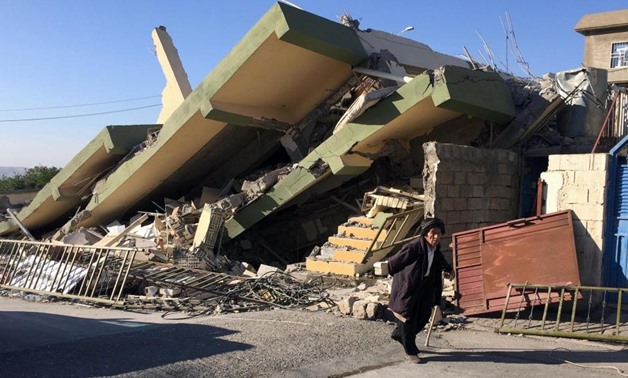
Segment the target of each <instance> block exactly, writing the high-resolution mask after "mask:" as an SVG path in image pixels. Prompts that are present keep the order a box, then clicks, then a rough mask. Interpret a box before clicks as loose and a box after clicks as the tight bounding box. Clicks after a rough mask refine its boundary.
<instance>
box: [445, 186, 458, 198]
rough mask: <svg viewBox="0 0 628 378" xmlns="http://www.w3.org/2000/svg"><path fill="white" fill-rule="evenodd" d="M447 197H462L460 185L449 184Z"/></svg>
mask: <svg viewBox="0 0 628 378" xmlns="http://www.w3.org/2000/svg"><path fill="white" fill-rule="evenodd" d="M447 197H450V198H456V197H460V185H447Z"/></svg>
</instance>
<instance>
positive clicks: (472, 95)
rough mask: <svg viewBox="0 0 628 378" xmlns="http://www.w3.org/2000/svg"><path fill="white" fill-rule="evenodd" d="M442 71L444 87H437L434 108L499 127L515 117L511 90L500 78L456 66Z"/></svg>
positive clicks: (494, 74) (490, 73)
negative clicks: (488, 122) (491, 123)
mask: <svg viewBox="0 0 628 378" xmlns="http://www.w3.org/2000/svg"><path fill="white" fill-rule="evenodd" d="M443 68H444V70H443V75H442V76H441V77H442V83H443V84H445V85H436V86H435V89H434V94H433V95H432V99H433V100H434V105H436V106H438V107H439V108H444V109H449V110H453V111H455V112H459V113H462V114H467V115H468V116H471V117H477V118H480V119H484V120H487V121H494V122H496V123H507V122H509V121H510V120H512V118H513V117H514V116H515V106H514V104H513V103H512V98H511V95H510V90H509V89H508V87H507V86H506V85H505V84H504V80H503V79H502V78H501V77H500V76H499V74H497V73H496V72H483V71H471V70H468V69H466V68H463V67H457V66H444V67H443Z"/></svg>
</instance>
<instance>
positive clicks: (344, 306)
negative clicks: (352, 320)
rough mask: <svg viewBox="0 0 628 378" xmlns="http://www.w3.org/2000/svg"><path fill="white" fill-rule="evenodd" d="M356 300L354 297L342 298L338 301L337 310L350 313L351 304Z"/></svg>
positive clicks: (351, 309)
mask: <svg viewBox="0 0 628 378" xmlns="http://www.w3.org/2000/svg"><path fill="white" fill-rule="evenodd" d="M356 301H357V298H356V297H352V296H350V297H346V298H342V299H341V300H340V301H339V302H338V311H340V313H341V314H343V315H351V313H352V311H353V304H354V303H355V302H356Z"/></svg>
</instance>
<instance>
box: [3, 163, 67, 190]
mask: <svg viewBox="0 0 628 378" xmlns="http://www.w3.org/2000/svg"><path fill="white" fill-rule="evenodd" d="M60 170H61V168H57V167H45V166H43V165H38V166H36V167H33V168H29V169H27V170H26V172H24V173H23V174H17V175H15V176H12V177H6V176H3V177H2V178H0V191H13V190H26V189H41V188H43V187H44V185H46V184H47V183H49V182H50V180H51V179H52V178H53V177H54V176H55V175H56V174H57V173H59V171H60Z"/></svg>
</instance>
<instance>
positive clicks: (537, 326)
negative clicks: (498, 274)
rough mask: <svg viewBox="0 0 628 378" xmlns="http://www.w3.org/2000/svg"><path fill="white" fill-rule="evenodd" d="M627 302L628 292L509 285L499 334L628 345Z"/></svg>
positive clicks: (610, 288)
mask: <svg viewBox="0 0 628 378" xmlns="http://www.w3.org/2000/svg"><path fill="white" fill-rule="evenodd" d="M511 298H516V299H515V302H516V303H511ZM627 299H628V288H612V287H590V286H546V285H529V284H509V285H508V296H507V297H506V303H505V304H504V310H503V312H502V318H501V325H500V327H499V329H498V332H500V333H516V334H529V335H542V336H555V337H568V338H577V339H588V340H601V341H628V308H627V307H626V305H628V300H627ZM568 303H570V304H571V314H570V315H568V316H563V310H564V309H565V307H567V304H568ZM507 312H509V313H510V314H514V318H510V319H507Z"/></svg>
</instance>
